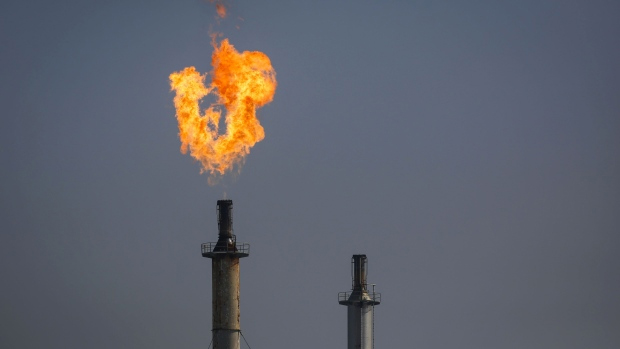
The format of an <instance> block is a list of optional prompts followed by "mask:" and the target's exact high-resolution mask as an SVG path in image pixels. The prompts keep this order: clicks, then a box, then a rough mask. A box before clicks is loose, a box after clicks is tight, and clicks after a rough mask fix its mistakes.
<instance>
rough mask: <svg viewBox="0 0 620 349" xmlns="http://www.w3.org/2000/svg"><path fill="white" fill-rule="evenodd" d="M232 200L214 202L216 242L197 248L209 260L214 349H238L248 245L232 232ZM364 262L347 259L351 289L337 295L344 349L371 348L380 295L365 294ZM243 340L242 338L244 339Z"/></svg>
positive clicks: (361, 256) (359, 258) (363, 259)
mask: <svg viewBox="0 0 620 349" xmlns="http://www.w3.org/2000/svg"><path fill="white" fill-rule="evenodd" d="M232 217H233V215H232V200H218V201H217V225H218V239H217V242H207V243H204V244H202V245H201V250H202V256H203V257H206V258H210V259H211V287H212V328H211V331H212V338H211V344H210V347H213V348H214V349H240V346H241V338H243V333H242V332H241V322H240V320H241V311H240V307H239V281H240V280H239V260H240V259H241V258H243V257H248V256H249V255H250V245H249V244H247V243H239V242H237V237H236V236H235V234H234V233H233V228H232V223H233V222H232ZM367 273H368V259H367V258H366V255H364V254H356V255H353V257H352V259H351V274H352V280H353V284H352V288H351V291H348V292H340V293H339V294H338V303H340V304H342V305H345V306H347V349H373V348H374V307H375V305H378V304H380V303H381V294H380V293H375V290H374V286H375V285H374V284H371V286H372V290H371V291H369V290H368V283H367ZM244 339H245V338H244Z"/></svg>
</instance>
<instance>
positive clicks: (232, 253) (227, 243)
mask: <svg viewBox="0 0 620 349" xmlns="http://www.w3.org/2000/svg"><path fill="white" fill-rule="evenodd" d="M217 225H218V230H219V233H218V240H217V242H207V243H204V244H202V246H201V250H202V256H203V257H206V258H211V287H212V311H213V314H212V329H211V331H212V342H213V348H214V349H239V348H240V338H241V325H240V321H239V320H240V311H239V258H243V257H247V256H249V255H250V245H249V244H246V243H238V242H237V239H236V236H235V234H233V229H232V200H218V201H217Z"/></svg>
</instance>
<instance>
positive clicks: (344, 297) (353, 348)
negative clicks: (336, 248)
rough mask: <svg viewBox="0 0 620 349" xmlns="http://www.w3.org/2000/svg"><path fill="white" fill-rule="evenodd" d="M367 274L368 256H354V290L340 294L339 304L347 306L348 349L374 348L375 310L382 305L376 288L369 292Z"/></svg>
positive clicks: (352, 272)
mask: <svg viewBox="0 0 620 349" xmlns="http://www.w3.org/2000/svg"><path fill="white" fill-rule="evenodd" d="M367 273H368V259H367V258H366V255H365V254H354V255H353V257H352V258H351V274H352V279H353V285H352V290H351V292H340V293H338V303H340V304H342V305H346V306H347V348H348V349H373V347H374V309H375V305H378V304H379V303H381V294H380V293H375V291H374V287H373V290H372V292H370V293H369V292H368V285H367V283H366V276H367ZM373 286H374V285H373Z"/></svg>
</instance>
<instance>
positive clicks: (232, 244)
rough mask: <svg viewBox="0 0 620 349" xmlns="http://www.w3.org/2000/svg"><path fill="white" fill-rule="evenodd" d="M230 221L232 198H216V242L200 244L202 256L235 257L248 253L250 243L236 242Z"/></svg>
mask: <svg viewBox="0 0 620 349" xmlns="http://www.w3.org/2000/svg"><path fill="white" fill-rule="evenodd" d="M232 223H233V222H232V200H218V201H217V227H218V238H217V242H207V243H204V244H202V246H201V250H202V256H203V257H207V258H214V257H216V256H221V255H233V256H234V257H237V258H243V257H247V256H249V255H250V244H246V243H238V242H237V236H235V234H233V225H232Z"/></svg>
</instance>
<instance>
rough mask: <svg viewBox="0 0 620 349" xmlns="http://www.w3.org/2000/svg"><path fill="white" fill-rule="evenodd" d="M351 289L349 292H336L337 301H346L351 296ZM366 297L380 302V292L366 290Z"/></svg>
mask: <svg viewBox="0 0 620 349" xmlns="http://www.w3.org/2000/svg"><path fill="white" fill-rule="evenodd" d="M351 293H352V292H351V291H349V292H338V302H346V301H348V300H349V298H350V297H351ZM368 297H370V300H372V301H374V302H377V303H381V293H378V292H368Z"/></svg>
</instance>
